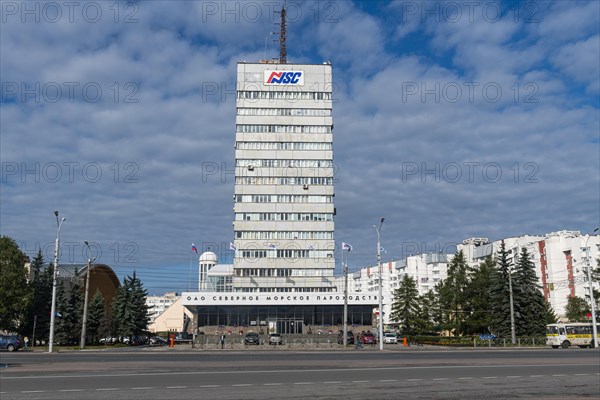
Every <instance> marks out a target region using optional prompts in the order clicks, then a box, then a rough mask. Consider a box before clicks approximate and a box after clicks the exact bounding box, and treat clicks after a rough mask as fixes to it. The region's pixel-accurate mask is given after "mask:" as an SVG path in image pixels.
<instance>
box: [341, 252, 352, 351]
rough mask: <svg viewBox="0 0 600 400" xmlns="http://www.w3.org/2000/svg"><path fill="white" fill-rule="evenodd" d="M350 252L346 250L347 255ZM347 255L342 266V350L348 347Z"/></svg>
mask: <svg viewBox="0 0 600 400" xmlns="http://www.w3.org/2000/svg"><path fill="white" fill-rule="evenodd" d="M349 253H350V250H348V254H349ZM348 254H346V264H345V265H344V267H343V268H344V328H343V329H344V333H343V335H344V336H343V337H344V341H343V342H344V348H346V346H347V345H348ZM343 258H344V250H343V249H342V263H343V262H344V260H343Z"/></svg>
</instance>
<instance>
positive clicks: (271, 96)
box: [237, 90, 331, 100]
mask: <svg viewBox="0 0 600 400" xmlns="http://www.w3.org/2000/svg"><path fill="white" fill-rule="evenodd" d="M237 98H238V99H255V100H259V99H268V100H331V92H298V91H281V90H278V91H258V90H239V91H238V92H237Z"/></svg>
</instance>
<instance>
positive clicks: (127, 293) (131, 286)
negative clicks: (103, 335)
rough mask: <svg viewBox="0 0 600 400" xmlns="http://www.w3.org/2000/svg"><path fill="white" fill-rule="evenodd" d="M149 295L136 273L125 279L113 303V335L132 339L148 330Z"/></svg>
mask: <svg viewBox="0 0 600 400" xmlns="http://www.w3.org/2000/svg"><path fill="white" fill-rule="evenodd" d="M147 293H148V292H147V290H146V289H144V288H143V286H142V282H141V281H140V280H139V278H138V277H137V275H136V273H135V271H134V272H133V276H127V277H125V278H124V279H123V284H122V285H121V287H119V289H118V290H117V293H116V295H115V297H114V299H113V303H112V318H111V322H112V324H111V325H112V331H113V332H112V333H113V335H117V336H125V337H131V336H133V335H139V334H141V333H143V332H144V331H146V330H147V329H148V322H149V321H150V318H149V316H148V306H147V305H146V296H147Z"/></svg>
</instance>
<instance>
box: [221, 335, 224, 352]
mask: <svg viewBox="0 0 600 400" xmlns="http://www.w3.org/2000/svg"><path fill="white" fill-rule="evenodd" d="M224 348H225V335H224V334H223V335H221V349H224Z"/></svg>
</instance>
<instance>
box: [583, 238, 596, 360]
mask: <svg viewBox="0 0 600 400" xmlns="http://www.w3.org/2000/svg"><path fill="white" fill-rule="evenodd" d="M596 232H598V228H596V229H594V231H593V232H592V233H596ZM590 237H591V235H588V237H587V239H586V240H585V249H586V252H587V257H586V264H587V277H588V285H590V286H589V288H590V304H591V309H592V332H593V335H594V336H592V340H593V342H594V348H595V349H597V348H598V326H597V322H596V300H594V289H593V288H592V265H591V263H590V248H589V247H588V242H589V240H590Z"/></svg>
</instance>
